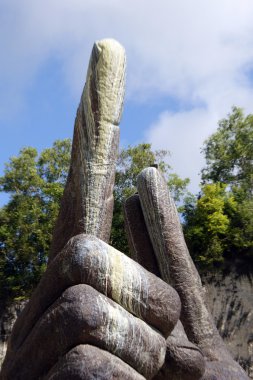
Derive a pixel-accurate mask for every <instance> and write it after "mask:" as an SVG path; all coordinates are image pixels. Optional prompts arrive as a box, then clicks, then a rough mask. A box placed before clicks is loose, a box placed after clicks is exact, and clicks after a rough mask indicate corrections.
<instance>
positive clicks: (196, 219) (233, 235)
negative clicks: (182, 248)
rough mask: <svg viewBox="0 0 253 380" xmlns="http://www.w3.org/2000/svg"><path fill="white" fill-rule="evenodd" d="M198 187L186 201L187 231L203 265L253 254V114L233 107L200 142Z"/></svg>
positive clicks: (185, 227) (189, 243) (192, 246)
mask: <svg viewBox="0 0 253 380" xmlns="http://www.w3.org/2000/svg"><path fill="white" fill-rule="evenodd" d="M203 153H204V154H205V158H206V167H205V168H204V169H203V170H202V181H203V183H202V190H201V193H200V196H199V198H198V199H197V200H195V202H194V201H193V202H189V203H188V204H186V206H185V212H184V217H185V226H184V230H185V236H186V240H187V243H188V246H189V248H190V252H191V254H192V256H193V257H194V259H195V260H196V261H197V262H199V263H200V264H201V265H203V266H212V265H215V264H217V263H222V262H224V261H225V260H226V261H230V262H231V261H233V262H235V261H244V262H248V263H249V262H250V261H252V259H253V115H248V116H246V117H245V116H244V114H243V111H242V109H240V108H236V107H233V108H232V112H231V113H230V114H229V115H228V117H227V118H226V119H223V120H221V121H220V122H219V127H218V129H217V131H216V132H215V133H214V134H212V135H211V136H210V137H209V139H207V140H206V141H205V143H204V148H203Z"/></svg>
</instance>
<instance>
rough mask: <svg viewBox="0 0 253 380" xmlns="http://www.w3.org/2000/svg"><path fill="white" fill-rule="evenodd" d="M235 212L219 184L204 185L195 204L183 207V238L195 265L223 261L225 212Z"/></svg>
mask: <svg viewBox="0 0 253 380" xmlns="http://www.w3.org/2000/svg"><path fill="white" fill-rule="evenodd" d="M234 208H235V201H234V198H233V196H231V194H229V193H227V192H226V185H224V184H221V183H219V182H218V183H214V184H207V185H204V186H203V187H202V195H201V197H199V199H198V200H197V201H196V203H195V204H192V203H190V204H188V205H186V206H185V210H186V211H185V214H184V216H185V237H186V241H187V244H188V247H189V249H190V252H191V254H192V256H193V258H194V259H195V261H197V262H198V263H200V264H202V265H204V266H211V265H213V264H214V263H219V262H223V261H224V252H225V251H226V248H227V244H228V239H227V234H228V231H229V226H230V220H229V217H228V212H227V211H231V210H233V209H234Z"/></svg>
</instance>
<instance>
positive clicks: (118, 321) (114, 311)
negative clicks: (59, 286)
mask: <svg viewBox="0 0 253 380" xmlns="http://www.w3.org/2000/svg"><path fill="white" fill-rule="evenodd" d="M86 343H87V344H91V345H94V346H98V347H100V348H102V349H105V350H107V351H109V352H111V353H113V354H114V355H116V356H118V357H120V358H121V359H122V360H123V361H124V362H126V363H128V364H129V365H130V366H132V367H133V368H135V369H136V370H137V371H138V372H140V373H141V374H143V375H144V376H145V377H146V378H152V376H153V375H154V374H155V373H156V372H157V371H158V369H159V368H160V367H161V366H162V364H163V361H164V357H165V350H166V342H165V339H164V338H163V337H162V336H161V335H160V334H159V333H157V332H156V331H155V330H153V329H151V328H150V327H149V326H148V325H147V324H146V323H144V322H143V321H142V320H140V319H138V318H136V317H134V316H132V315H131V314H130V313H128V312H127V311H125V310H124V309H123V308H122V307H121V306H119V305H118V304H116V303H115V302H113V301H111V300H110V299H108V298H107V297H105V296H104V295H102V294H100V293H99V292H97V291H96V290H95V289H93V288H91V287H90V286H88V285H76V286H73V287H70V288H68V289H67V290H66V291H65V292H63V294H62V295H61V296H60V297H59V298H58V299H57V301H56V302H54V303H53V304H52V305H51V306H50V307H49V308H48V310H47V311H46V312H45V313H44V314H43V315H42V317H41V318H40V319H39V321H38V322H37V323H36V325H35V326H34V327H33V329H32V331H31V333H30V334H29V336H28V337H27V339H26V340H25V342H24V343H23V345H22V346H21V347H20V348H19V350H18V351H17V352H16V355H15V357H14V359H13V362H12V363H11V369H9V370H8V376H6V379H14V378H15V379H37V378H39V377H41V376H44V375H45V374H46V373H47V372H48V371H49V370H50V368H51V367H52V366H54V365H55V363H56V362H57V360H58V358H59V357H61V356H62V355H64V354H65V353H66V352H68V351H69V350H70V349H71V348H72V347H75V346H77V345H79V344H86ZM28 358H29V361H28V360H27V359H28ZM24 363H25V365H24ZM2 376H3V378H5V363H4V366H3V373H2Z"/></svg>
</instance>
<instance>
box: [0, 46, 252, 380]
mask: <svg viewBox="0 0 253 380" xmlns="http://www.w3.org/2000/svg"><path fill="white" fill-rule="evenodd" d="M125 61H126V60H125V52H124V49H123V48H122V46H121V45H120V44H118V43H117V42H116V41H114V40H102V41H99V42H97V43H95V45H94V47H93V50H92V55H91V59H90V64H89V68H88V74H87V81H86V84H85V87H84V91H83V94H82V97H81V101H80V105H79V107H78V110H77V116H76V121H75V130H74V138H73V147H72V156H71V165H70V171H69V176H68V180H67V184H66V187H65V191H64V195H63V199H62V203H61V208H60V213H59V217H58V220H57V223H56V227H55V230H54V234H53V241H52V246H51V251H50V256H49V263H48V268H47V270H46V272H45V274H44V275H43V277H42V279H41V281H40V283H39V285H38V287H37V288H36V290H35V291H34V293H33V295H32V297H31V299H30V301H29V303H28V304H27V305H26V307H25V309H24V310H23V312H22V313H21V315H20V316H19V318H18V319H17V321H16V323H15V325H14V328H13V331H12V335H11V337H10V339H9V342H8V349H7V354H6V358H5V361H4V363H3V367H2V372H1V375H0V379H2V380H32V379H36V380H37V379H43V380H60V379H61V380H64V379H71V380H73V379H75V380H77V379H105V380H107V379H122V380H124V379H133V380H141V379H168V380H169V379H170V380H171V379H173V380H175V379H177V380H198V379H203V380H225V379H226V380H229V379H230V380H238V379H241V380H244V379H248V377H247V375H246V374H245V372H244V371H243V370H242V369H241V367H240V366H239V365H238V364H237V363H236V362H235V361H233V359H232V357H231V356H230V354H229V353H228V351H227V349H226V347H225V345H224V343H223V341H222V339H221V338H220V336H219V334H218V332H217V330H216V328H215V326H214V323H213V320H212V317H211V315H210V314H209V312H208V310H207V308H206V306H205V302H204V295H203V291H202V285H201V281H200V277H199V275H198V272H197V270H196V268H195V267H194V264H193V262H192V260H191V257H190V255H189V253H188V250H187V247H186V245H185V241H184V237H183V233H182V230H181V226H180V222H179V219H178V215H177V212H176V208H175V206H174V203H173V201H172V199H171V197H170V195H169V193H168V190H167V186H166V183H165V181H164V180H163V178H162V176H161V174H160V173H159V170H157V169H155V168H153V167H152V168H147V169H145V170H144V171H142V172H141V173H140V175H139V177H138V194H136V195H134V196H133V197H130V198H129V199H128V200H127V201H126V203H125V219H126V228H127V232H128V238H129V244H130V247H131V251H132V257H133V259H134V260H133V259H131V258H129V257H127V256H125V255H124V254H123V253H121V252H119V251H117V250H115V249H114V248H112V247H110V246H109V245H108V239H109V234H110V227H111V220H112V210H113V195H112V194H113V185H114V175H115V161H116V156H117V149H118V140H119V127H118V125H119V121H120V117H121V112H122V104H123V98H124V89H125ZM136 261H138V262H139V263H137V262H136ZM152 272H153V273H152ZM159 277H161V278H159ZM179 318H180V320H179Z"/></svg>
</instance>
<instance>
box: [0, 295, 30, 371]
mask: <svg viewBox="0 0 253 380" xmlns="http://www.w3.org/2000/svg"><path fill="white" fill-rule="evenodd" d="M25 304H26V301H19V302H15V303H13V304H12V305H9V306H7V307H3V306H0V367H1V365H2V362H3V360H4V356H5V352H6V349H7V340H8V337H9V335H10V333H11V330H12V327H13V325H14V322H15V320H16V319H17V316H18V315H19V314H20V312H21V311H22V309H23V308H24V306H25Z"/></svg>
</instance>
